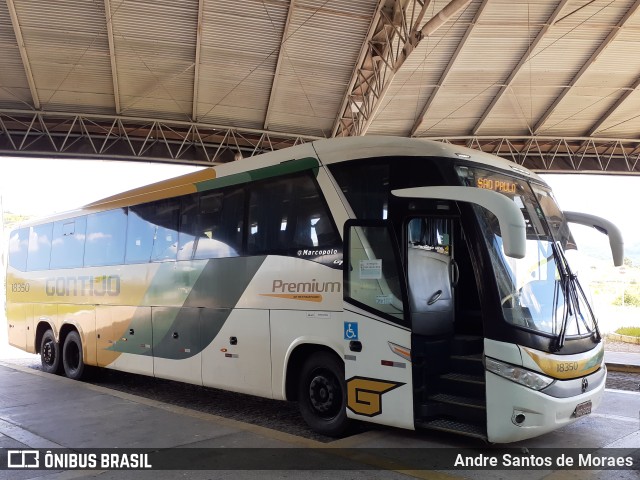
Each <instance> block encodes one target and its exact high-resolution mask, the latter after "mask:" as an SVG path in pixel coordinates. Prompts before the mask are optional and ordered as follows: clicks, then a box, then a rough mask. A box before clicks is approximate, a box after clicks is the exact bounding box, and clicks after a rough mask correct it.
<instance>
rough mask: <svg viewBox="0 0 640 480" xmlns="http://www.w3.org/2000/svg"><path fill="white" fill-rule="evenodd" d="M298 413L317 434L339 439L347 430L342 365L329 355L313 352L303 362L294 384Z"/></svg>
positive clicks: (345, 394) (347, 421)
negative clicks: (296, 386) (296, 391)
mask: <svg viewBox="0 0 640 480" xmlns="http://www.w3.org/2000/svg"><path fill="white" fill-rule="evenodd" d="M298 401H299V403H300V412H301V413H302V417H303V418H304V420H305V421H306V422H307V424H308V425H309V426H310V427H311V428H312V429H313V430H314V431H315V432H317V433H320V434H322V435H327V436H330V437H339V436H341V435H342V434H344V433H345V431H346V430H347V428H348V427H349V423H350V422H349V419H348V418H347V388H346V383H345V380H344V364H343V363H342V362H341V361H340V359H339V358H338V357H337V356H336V355H334V354H332V353H329V352H316V353H314V354H313V355H311V356H310V357H309V358H307V360H306V361H305V363H304V365H303V367H302V371H301V372H300V382H299V384H298Z"/></svg>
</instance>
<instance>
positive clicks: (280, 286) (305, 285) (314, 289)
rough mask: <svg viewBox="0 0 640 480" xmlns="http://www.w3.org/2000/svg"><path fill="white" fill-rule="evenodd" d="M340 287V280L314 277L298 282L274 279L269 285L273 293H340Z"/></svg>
mask: <svg viewBox="0 0 640 480" xmlns="http://www.w3.org/2000/svg"><path fill="white" fill-rule="evenodd" d="M340 289H341V284H340V282H318V281H317V280H316V279H315V278H314V279H312V280H311V281H310V282H299V283H295V282H285V281H284V280H274V281H273V285H272V286H271V291H272V292H273V293H323V292H326V293H340Z"/></svg>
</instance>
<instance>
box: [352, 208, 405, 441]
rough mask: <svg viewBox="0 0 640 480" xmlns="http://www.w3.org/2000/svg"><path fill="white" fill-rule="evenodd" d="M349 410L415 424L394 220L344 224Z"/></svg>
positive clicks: (371, 418)
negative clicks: (391, 223)
mask: <svg viewBox="0 0 640 480" xmlns="http://www.w3.org/2000/svg"><path fill="white" fill-rule="evenodd" d="M345 253H346V258H345V268H344V285H345V289H344V292H345V300H346V303H345V316H344V331H343V338H344V341H343V344H344V359H345V375H346V383H347V415H348V417H350V418H356V419H362V420H367V421H370V422H373V423H380V424H384V425H393V426H397V427H404V428H410V429H413V428H414V415H413V393H412V392H413V385H412V383H413V382H412V379H411V376H412V370H411V353H410V352H411V350H410V349H411V329H410V324H409V320H408V318H409V317H408V307H407V298H406V287H405V285H404V283H405V277H404V274H403V270H402V264H401V259H400V255H399V249H398V244H397V242H396V239H395V236H394V234H393V231H392V229H391V226H390V224H389V222H386V221H353V220H350V221H349V222H347V224H346V225H345Z"/></svg>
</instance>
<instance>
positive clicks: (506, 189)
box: [476, 177, 517, 193]
mask: <svg viewBox="0 0 640 480" xmlns="http://www.w3.org/2000/svg"><path fill="white" fill-rule="evenodd" d="M476 186H477V187H478V188H484V189H485V190H493V191H495V192H500V193H516V187H517V184H516V183H515V182H509V181H505V180H492V179H490V178H483V177H480V178H478V179H477V181H476Z"/></svg>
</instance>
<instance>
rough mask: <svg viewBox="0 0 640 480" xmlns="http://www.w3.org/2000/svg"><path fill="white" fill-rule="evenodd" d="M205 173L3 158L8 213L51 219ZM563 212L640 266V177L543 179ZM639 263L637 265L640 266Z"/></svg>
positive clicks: (584, 232) (0, 188)
mask: <svg viewBox="0 0 640 480" xmlns="http://www.w3.org/2000/svg"><path fill="white" fill-rule="evenodd" d="M200 168H202V167H193V166H187V165H169V164H161V163H147V162H116V161H96V160H90V161H83V160H60V159H32V158H9V157H2V156H0V197H1V199H2V206H3V208H4V211H5V212H12V213H18V214H25V215H34V216H46V215H49V214H53V213H59V212H64V211H68V210H73V209H75V208H78V207H81V206H82V205H86V204H87V203H91V202H93V201H95V200H99V199H101V198H104V197H108V196H110V195H114V194H116V193H120V192H123V191H126V190H129V189H132V188H135V187H139V186H142V185H148V184H150V183H154V182H157V181H160V180H163V179H165V178H171V177H175V176H178V175H182V174H186V173H189V172H192V171H195V170H199V169H200ZM543 178H544V179H545V181H547V182H548V183H549V184H550V185H551V187H552V188H553V190H554V193H555V196H556V199H557V200H558V203H559V204H560V207H561V208H562V209H563V210H571V211H577V212H583V213H590V214H593V215H598V216H601V217H604V218H606V219H607V220H610V221H612V222H613V223H615V224H616V225H617V226H618V227H619V228H620V229H621V230H622V233H623V237H624V241H625V247H626V250H627V251H628V253H629V254H630V255H631V256H632V258H633V260H634V264H640V222H638V221H637V220H636V218H637V213H635V211H634V210H635V208H636V206H637V199H638V198H640V194H639V192H640V176H621V175H616V176H613V175H586V174H562V175H558V174H555V175H543ZM572 231H573V233H574V236H575V238H576V241H577V243H578V247H579V248H581V249H583V248H584V247H586V248H587V249H592V250H593V249H596V250H598V251H600V252H603V253H602V254H601V256H605V255H607V254H608V241H607V238H606V237H605V236H604V235H601V234H599V233H597V232H596V231H595V230H594V229H590V228H587V227H580V226H572ZM636 258H637V260H636Z"/></svg>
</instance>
